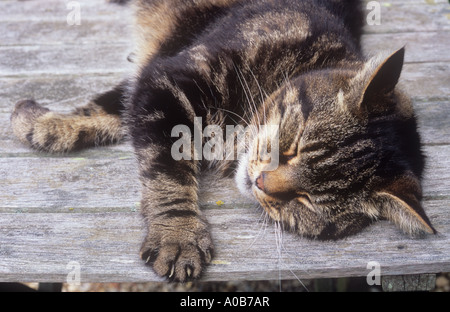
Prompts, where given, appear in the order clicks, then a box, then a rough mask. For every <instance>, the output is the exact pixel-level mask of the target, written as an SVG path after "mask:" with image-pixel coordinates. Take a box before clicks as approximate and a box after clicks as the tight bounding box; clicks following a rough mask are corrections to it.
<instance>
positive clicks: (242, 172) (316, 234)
mask: <svg viewBox="0 0 450 312" xmlns="http://www.w3.org/2000/svg"><path fill="white" fill-rule="evenodd" d="M133 7H134V10H135V20H134V22H135V25H134V26H135V27H134V29H135V30H136V35H137V37H136V39H137V47H136V51H135V52H134V53H133V57H132V58H133V62H134V63H135V64H136V68H137V70H136V73H135V75H134V77H133V78H131V79H128V80H127V81H124V82H120V83H119V84H118V85H117V86H116V87H115V88H114V89H112V90H111V91H109V92H106V93H104V94H101V95H99V96H97V97H96V98H95V99H94V100H93V101H91V102H90V103H88V104H87V105H86V106H84V107H81V108H79V109H76V110H75V111H74V112H73V113H71V114H68V115H62V114H57V113H54V112H52V111H50V110H48V109H47V108H44V107H42V106H40V105H39V104H38V103H36V102H35V101H33V100H24V101H20V102H18V103H17V104H16V106H15V109H14V111H13V113H12V116H11V122H12V128H13V131H14V133H15V135H16V136H17V137H18V138H19V139H20V140H21V141H22V142H24V143H26V144H28V145H30V146H31V147H33V148H35V149H38V150H41V151H48V152H54V153H61V152H70V151H73V150H78V149H81V148H85V147H88V146H96V145H103V144H110V143H115V142H118V141H120V140H121V139H122V138H124V136H125V133H128V134H129V136H130V137H131V139H132V143H133V147H134V150H135V154H136V155H137V159H138V164H139V171H140V178H141V183H142V201H141V209H142V214H143V216H144V218H145V221H146V225H147V230H148V234H147V236H146V238H145V241H144V243H143V245H142V249H141V257H142V259H143V260H144V261H146V263H147V264H149V265H151V266H152V267H153V269H154V271H155V272H156V273H157V274H158V275H160V276H165V277H167V278H169V279H170V280H174V281H186V280H188V279H192V278H198V277H199V276H200V275H201V273H202V270H203V269H204V268H205V266H206V265H207V264H208V263H209V262H210V261H211V257H212V253H213V242H212V239H211V236H210V232H209V230H208V223H207V220H205V218H204V216H203V215H202V212H201V211H200V210H199V205H198V195H197V193H198V179H199V176H200V174H201V172H202V170H203V168H205V167H208V166H204V164H205V163H208V162H207V161H206V160H198V159H196V158H195V157H188V158H186V159H185V158H181V159H180V160H175V159H174V157H173V155H172V153H171V150H172V147H173V144H174V143H175V142H176V141H177V140H178V139H179V136H178V137H177V136H172V129H173V128H174V127H175V126H177V125H185V126H186V127H188V129H189V130H191V132H190V133H194V132H195V130H198V129H195V128H196V127H197V128H199V127H202V128H204V127H205V126H207V125H219V126H221V127H222V128H223V129H225V126H226V125H234V124H236V123H238V124H242V125H245V126H247V125H254V126H256V127H253V129H254V130H253V131H250V132H249V133H247V134H248V136H249V137H250V138H249V142H248V144H246V145H245V148H246V150H245V152H244V153H242V155H241V157H240V159H239V160H238V161H229V160H224V161H223V162H219V163H221V165H220V168H221V170H222V171H223V172H228V170H233V168H235V171H236V175H235V177H236V182H237V185H238V187H239V189H240V190H241V191H242V192H243V193H244V194H246V195H248V196H250V197H251V198H254V199H255V200H256V201H257V202H259V203H260V205H261V206H262V207H263V209H264V210H265V211H266V212H267V214H268V215H269V216H270V217H271V218H272V219H273V220H276V221H279V222H282V223H283V224H284V227H285V228H286V229H290V230H292V231H293V232H295V233H298V234H299V235H301V236H305V237H311V238H319V239H338V238H341V237H344V236H347V235H351V234H354V233H357V232H358V231H360V230H361V229H363V228H364V227H365V226H367V225H369V224H370V223H372V222H373V221H375V220H379V219H388V220H391V221H393V222H394V223H395V224H396V225H397V226H399V227H400V228H401V229H402V230H403V231H404V232H406V233H408V234H411V235H420V234H423V233H430V234H431V233H436V231H435V229H434V228H433V226H432V225H431V223H430V221H429V219H428V218H427V216H426V215H425V212H424V210H423V209H422V207H421V197H422V193H421V182H420V181H421V177H422V172H423V169H424V156H423V154H422V152H421V144H420V138H419V135H418V133H417V130H416V128H417V125H416V119H415V115H414V112H413V109H412V106H411V102H410V100H409V99H408V97H407V96H406V95H405V94H404V93H402V92H401V91H400V90H398V88H396V84H397V82H398V79H399V76H400V72H401V70H402V65H403V58H404V49H403V48H402V49H399V50H397V51H395V52H393V53H391V54H389V55H384V56H382V55H381V56H375V57H372V58H369V59H366V58H365V57H364V56H363V54H362V52H361V48H360V33H361V27H362V24H363V22H362V21H363V12H362V10H361V6H360V4H359V2H358V1H343V0H342V1H341V0H328V1H326V0H316V1H313V0H302V1H299V0H276V1H274V0H137V1H135V2H134V3H133ZM195 117H201V120H202V124H200V125H198V124H197V125H196V124H195V122H194V118H195ZM263 125H276V126H277V131H262V130H261V129H262V126H263ZM125 129H126V131H125ZM255 129H256V130H255ZM200 130H201V129H200ZM273 136H277V139H278V140H277V142H278V151H279V154H278V155H277V156H278V167H276V168H275V169H273V168H272V169H271V170H266V169H267V168H266V165H267V161H265V160H264V159H263V158H261V157H259V156H257V157H256V158H252V157H250V155H251V154H253V153H256V154H257V155H259V154H258V153H259V149H260V146H259V145H260V143H261V142H262V141H264V140H267V139H270V138H271V137H273ZM255 151H256V152H255ZM184 152H185V151H184ZM190 153H195V149H193V150H192V151H191V152H190ZM214 163H215V164H217V163H218V162H217V161H216V162H214ZM136 183H137V181H136Z"/></svg>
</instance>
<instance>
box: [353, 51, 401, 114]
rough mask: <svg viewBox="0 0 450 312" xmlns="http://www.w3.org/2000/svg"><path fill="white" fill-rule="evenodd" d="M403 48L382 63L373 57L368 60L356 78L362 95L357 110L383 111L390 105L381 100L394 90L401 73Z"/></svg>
mask: <svg viewBox="0 0 450 312" xmlns="http://www.w3.org/2000/svg"><path fill="white" fill-rule="evenodd" d="M404 56H405V48H404V47H403V48H401V49H399V50H397V51H395V52H394V53H392V54H391V55H390V56H388V57H387V58H385V59H384V60H383V61H381V62H380V61H379V58H377V57H375V58H373V59H372V60H370V61H369V62H368V63H367V64H366V67H365V68H364V70H363V71H362V73H360V75H359V77H357V80H360V79H361V80H362V81H361V80H360V81H358V85H359V88H362V93H360V94H362V95H361V97H360V98H359V101H358V103H357V106H358V110H359V111H360V112H361V110H362V111H365V112H368V113H371V112H379V111H384V110H386V109H388V108H389V105H390V104H391V103H388V102H386V101H385V100H384V99H383V98H384V97H385V96H386V95H387V94H389V93H390V92H392V91H393V90H394V89H395V86H396V85H397V83H398V80H399V78H400V74H401V72H402V67H403V60H404Z"/></svg>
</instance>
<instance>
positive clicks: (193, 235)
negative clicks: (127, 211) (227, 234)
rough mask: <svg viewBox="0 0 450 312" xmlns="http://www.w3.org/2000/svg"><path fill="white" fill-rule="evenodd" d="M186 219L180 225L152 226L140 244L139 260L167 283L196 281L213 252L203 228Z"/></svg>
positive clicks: (205, 230)
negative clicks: (165, 279)
mask: <svg viewBox="0 0 450 312" xmlns="http://www.w3.org/2000/svg"><path fill="white" fill-rule="evenodd" d="M190 219H191V220H189V221H188V220H185V221H188V222H186V223H184V225H177V224H174V225H167V224H161V223H157V222H153V223H152V224H151V225H150V226H149V232H148V234H147V237H146V238H145V240H144V243H143V244H142V248H141V258H142V259H143V260H144V261H145V262H146V264H147V265H150V266H151V267H152V268H153V270H154V271H155V272H156V273H157V274H158V275H159V276H162V277H166V278H167V279H168V280H169V281H173V282H185V281H188V280H192V279H197V278H199V277H200V275H201V273H202V272H203V270H204V268H205V267H206V266H207V265H208V264H209V263H210V262H211V258H212V253H213V250H214V248H213V243H212V240H211V236H210V234H209V231H208V228H207V224H206V223H205V222H204V221H203V220H201V219H199V218H194V217H192V218H190Z"/></svg>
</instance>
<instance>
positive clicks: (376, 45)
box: [0, 32, 450, 77]
mask: <svg viewBox="0 0 450 312" xmlns="http://www.w3.org/2000/svg"><path fill="white" fill-rule="evenodd" d="M449 40H450V33H449V32H425V33H402V34H371V35H365V36H363V44H364V46H365V48H364V50H365V51H366V53H367V54H369V55H373V54H375V53H378V52H381V51H393V50H394V49H396V48H397V49H398V48H400V47H402V46H403V45H405V44H407V51H408V52H407V53H406V56H405V58H406V62H407V63H409V62H446V61H450V56H449V55H448V53H446V52H447V49H448V42H449ZM131 51H132V48H131V46H129V45H127V44H121V43H114V42H112V43H108V44H101V45H97V44H80V45H76V46H75V45H74V46H68V45H45V46H39V45H35V46H4V47H0V60H1V62H0V75H2V76H13V77H14V76H18V75H42V74H49V73H52V74H79V73H84V74H90V73H98V72H100V73H101V72H103V73H117V72H125V71H128V72H130V71H131V70H132V68H133V67H132V64H130V63H128V62H127V61H126V58H127V56H128V54H129V53H130V52H131ZM99 60H101V62H99Z"/></svg>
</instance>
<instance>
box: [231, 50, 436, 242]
mask: <svg viewBox="0 0 450 312" xmlns="http://www.w3.org/2000/svg"><path fill="white" fill-rule="evenodd" d="M403 58H404V49H403V48H402V49H400V50H398V51H396V52H395V53H393V54H392V55H389V56H388V57H383V58H382V57H374V58H372V59H370V60H369V61H368V62H366V63H364V64H359V65H355V67H354V68H353V69H345V70H344V69H328V70H319V71H314V72H311V73H308V74H304V75H300V76H298V77H296V78H293V79H291V80H289V81H288V82H286V83H285V84H284V85H283V86H281V87H280V88H279V89H278V90H277V91H276V92H274V93H273V94H272V95H271V96H270V97H269V98H268V99H267V101H266V103H265V105H264V106H263V108H262V110H261V112H260V113H259V114H258V116H259V118H258V120H259V119H260V118H264V120H265V124H266V125H274V126H277V127H276V128H275V129H277V130H276V131H267V129H264V131H263V130H262V129H261V128H259V129H258V130H257V131H254V133H252V134H250V136H251V140H250V144H249V146H248V149H247V152H246V153H245V154H244V156H243V157H242V158H241V160H240V164H239V167H238V173H237V175H236V180H237V182H238V186H239V188H240V189H241V190H242V191H243V192H244V193H246V194H250V196H252V197H254V198H256V199H257V200H258V202H259V203H260V204H261V206H262V207H263V208H264V209H265V211H266V212H267V213H268V214H269V216H270V217H271V218H272V219H274V220H276V221H280V222H283V223H284V224H285V226H286V227H288V228H291V229H292V230H293V231H296V232H298V233H299V234H301V235H305V236H313V237H319V238H339V237H343V236H346V235H350V234H353V233H356V232H358V231H360V230H361V229H362V228H363V227H365V226H367V225H368V224H370V223H371V222H373V221H374V220H377V219H388V220H391V221H393V222H394V223H395V224H397V225H398V226H399V227H400V228H401V229H402V230H403V231H405V232H407V233H409V234H412V235H416V234H421V233H435V230H434V228H433V227H432V225H431V223H430V221H429V220H428V218H427V216H426V215H425V212H424V210H423V209H422V207H421V204H420V201H421V197H422V194H421V184H420V179H421V176H422V171H423V167H424V157H423V155H422V153H421V150H420V138H419V135H418V133H417V130H416V121H415V116H414V112H413V109H412V106H411V103H410V101H409V99H408V98H407V97H406V96H405V95H404V94H403V93H401V92H400V91H398V90H397V89H396V85H397V82H398V79H399V77H400V73H401V70H402V65H403ZM261 116H263V117H261ZM258 120H255V121H254V123H258ZM274 136H276V137H277V140H278V147H277V148H278V156H279V159H278V166H277V167H275V168H273V166H271V168H269V169H268V167H267V164H268V162H267V159H265V158H264V157H261V155H262V154H263V152H264V151H263V150H261V149H262V146H266V147H267V143H265V144H263V142H270V141H271V140H273V139H274ZM269 148H270V147H269ZM272 148H274V147H272ZM264 150H265V149H264ZM271 154H273V151H272V153H271Z"/></svg>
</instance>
